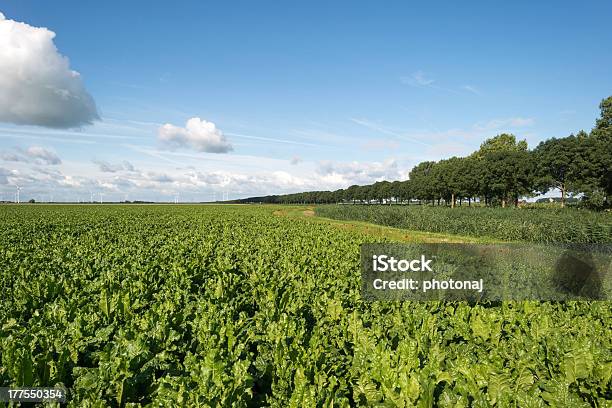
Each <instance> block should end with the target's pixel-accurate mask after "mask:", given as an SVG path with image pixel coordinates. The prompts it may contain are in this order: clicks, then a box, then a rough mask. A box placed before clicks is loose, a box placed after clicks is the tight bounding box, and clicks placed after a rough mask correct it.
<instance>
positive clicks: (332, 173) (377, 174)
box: [317, 159, 402, 186]
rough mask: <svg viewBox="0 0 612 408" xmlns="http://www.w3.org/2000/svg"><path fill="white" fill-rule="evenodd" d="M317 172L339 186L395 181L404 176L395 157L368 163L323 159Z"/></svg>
mask: <svg viewBox="0 0 612 408" xmlns="http://www.w3.org/2000/svg"><path fill="white" fill-rule="evenodd" d="M317 173H318V174H319V175H320V176H321V179H322V181H323V182H327V183H332V184H334V185H338V186H347V185H351V184H370V183H373V182H375V181H381V180H389V181H393V180H398V179H400V178H401V177H402V173H401V171H400V169H399V168H398V165H397V161H395V160H394V159H387V160H385V161H384V162H366V163H363V162H350V163H335V162H331V161H322V162H320V163H319V167H318V168H317Z"/></svg>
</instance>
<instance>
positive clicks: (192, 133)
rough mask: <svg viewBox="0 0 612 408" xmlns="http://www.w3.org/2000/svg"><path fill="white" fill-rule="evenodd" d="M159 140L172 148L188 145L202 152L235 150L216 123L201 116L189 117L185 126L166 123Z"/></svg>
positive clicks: (162, 127)
mask: <svg viewBox="0 0 612 408" xmlns="http://www.w3.org/2000/svg"><path fill="white" fill-rule="evenodd" d="M159 140H160V141H161V142H162V143H164V144H165V145H166V146H169V147H171V148H174V147H186V148H191V149H195V150H197V151H200V152H208V153H227V152H229V151H231V150H233V147H232V145H231V143H230V142H229V141H228V140H227V139H226V137H225V136H224V135H223V132H221V130H220V129H218V128H217V126H215V124H214V123H212V122H207V121H205V120H202V119H200V118H191V119H189V120H188V121H187V124H186V125H185V127H179V126H174V125H171V124H170V123H166V124H165V125H163V126H161V127H160V128H159Z"/></svg>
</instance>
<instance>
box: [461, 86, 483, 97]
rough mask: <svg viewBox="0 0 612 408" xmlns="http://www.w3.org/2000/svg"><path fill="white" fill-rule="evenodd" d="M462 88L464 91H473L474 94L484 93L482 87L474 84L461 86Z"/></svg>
mask: <svg viewBox="0 0 612 408" xmlns="http://www.w3.org/2000/svg"><path fill="white" fill-rule="evenodd" d="M461 89H463V90H464V91H468V92H470V93H473V94H474V95H482V92H481V91H480V89H478V88H476V87H474V86H472V85H463V86H462V87H461Z"/></svg>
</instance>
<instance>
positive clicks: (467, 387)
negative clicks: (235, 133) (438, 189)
mask: <svg viewBox="0 0 612 408" xmlns="http://www.w3.org/2000/svg"><path fill="white" fill-rule="evenodd" d="M0 214H1V215H2V216H1V217H0V265H1V269H0V287H1V288H2V297H0V358H1V360H0V386H22V385H38V386H52V385H56V384H63V385H65V386H66V387H67V388H68V390H69V403H68V405H69V406H73V407H77V406H78V407H106V406H130V407H135V406H198V407H205V406H210V407H217V406H235V407H247V406H273V407H287V406H289V407H323V406H335V407H338V406H339V407H346V406H388V407H411V406H418V407H430V406H440V407H489V406H500V407H505V406H521V407H544V406H555V407H569V406H572V407H588V406H601V407H603V406H610V400H611V399H612V388H611V383H610V381H611V377H612V334H611V331H610V323H611V322H612V312H611V310H610V309H611V308H610V304H609V303H605V302H574V303H563V304H554V303H534V302H523V303H512V302H508V303H501V304H496V305H491V304H480V305H471V306H470V305H468V304H465V303H461V302H455V303H450V302H449V303H445V302H422V303H416V302H372V303H365V302H363V301H362V300H361V299H360V292H359V290H360V281H359V279H360V272H359V245H360V244H361V243H363V242H367V241H370V242H371V241H372V238H371V237H370V238H368V237H366V236H361V235H358V234H356V233H352V232H349V231H340V230H337V229H335V228H334V227H333V226H330V225H325V224H320V223H310V222H308V221H306V220H301V221H300V220H295V219H291V220H290V219H285V218H281V217H277V216H274V215H272V213H271V210H270V209H268V208H254V207H233V208H232V207H196V206H194V207H190V206H180V207H169V206H143V207H135V206H134V207H127V206H126V207H119V206H90V207H79V206H45V207H35V206H31V207H16V206H12V207H10V206H4V207H1V208H0Z"/></svg>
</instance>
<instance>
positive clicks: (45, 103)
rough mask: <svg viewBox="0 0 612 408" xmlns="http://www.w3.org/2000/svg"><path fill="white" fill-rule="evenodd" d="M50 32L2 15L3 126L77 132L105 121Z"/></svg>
mask: <svg viewBox="0 0 612 408" xmlns="http://www.w3.org/2000/svg"><path fill="white" fill-rule="evenodd" d="M54 37H55V33H54V32H53V31H50V30H48V29H46V28H42V27H32V26H30V25H28V24H25V23H20V22H16V21H13V20H8V19H6V18H5V17H4V15H3V14H2V13H0V121H2V122H10V123H15V124H19V125H37V126H46V127H53V128H71V127H78V126H81V125H85V124H90V123H92V121H93V120H96V119H99V116H98V113H97V109H96V104H95V102H94V100H93V98H92V97H91V95H89V93H87V91H86V90H85V87H84V86H83V83H82V81H81V76H80V74H79V73H78V72H76V71H73V70H71V69H70V65H69V61H68V59H67V58H66V57H64V56H63V55H61V54H60V53H59V52H58V50H57V48H56V47H55V44H54V43H53V38H54Z"/></svg>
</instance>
